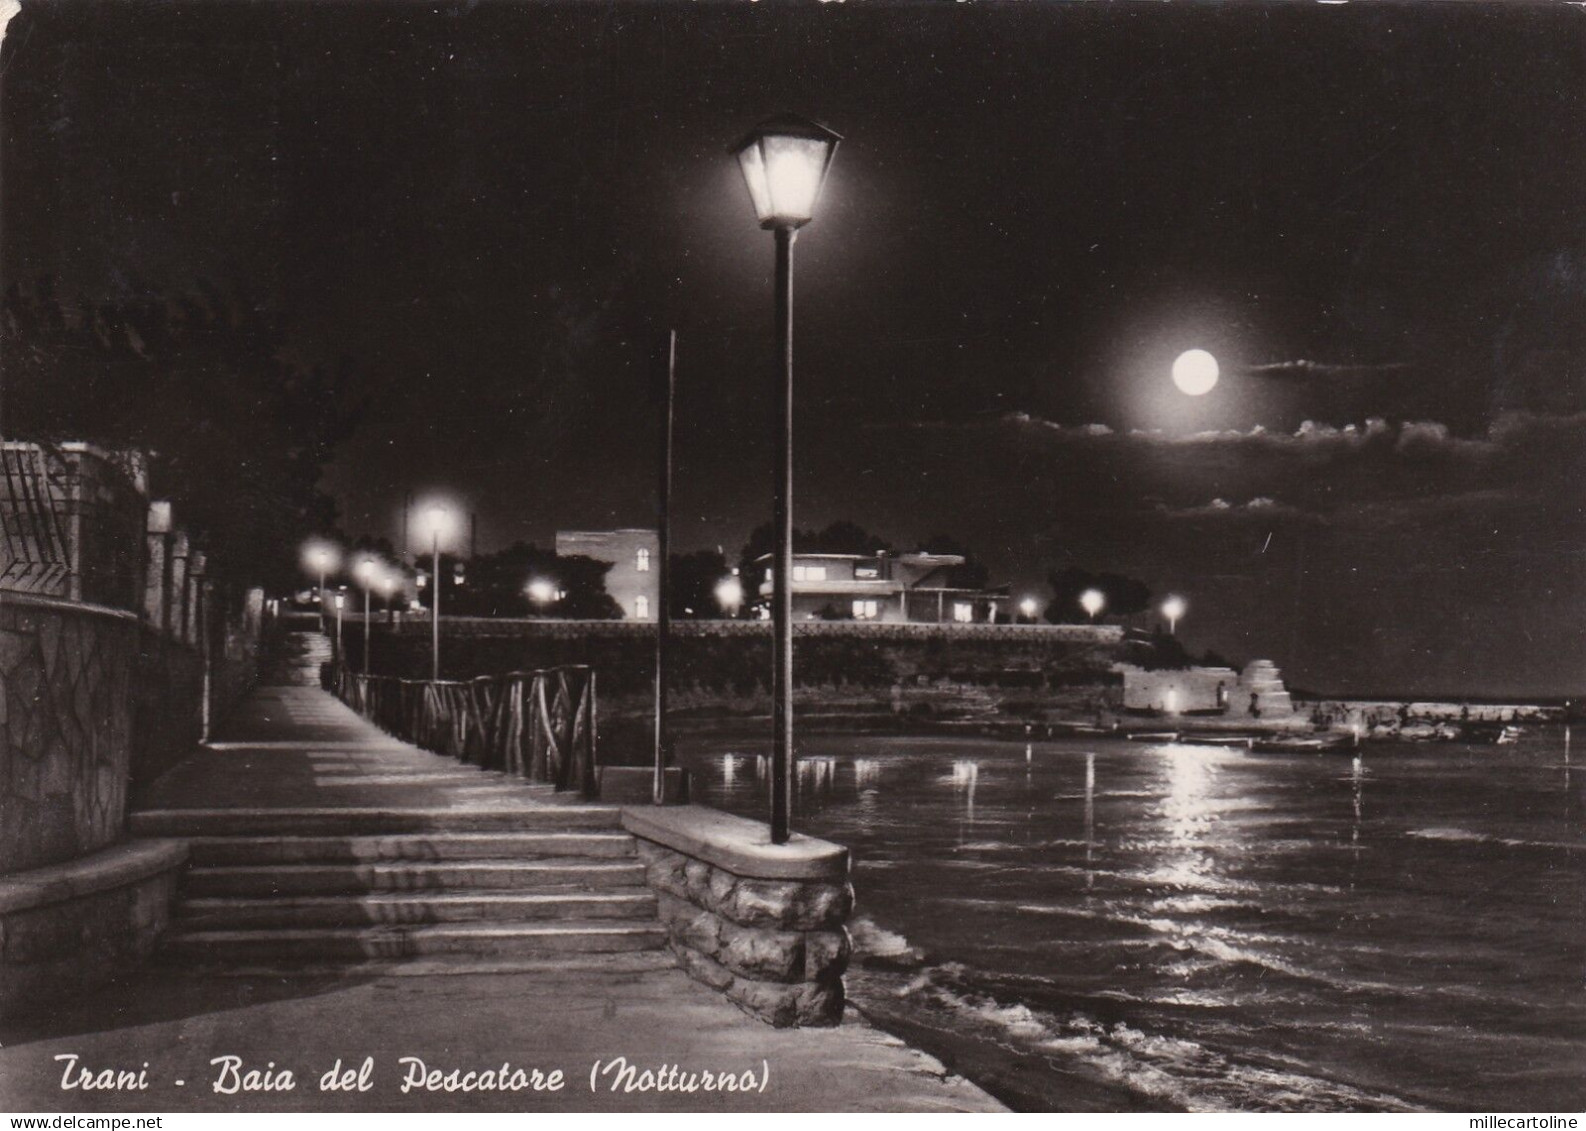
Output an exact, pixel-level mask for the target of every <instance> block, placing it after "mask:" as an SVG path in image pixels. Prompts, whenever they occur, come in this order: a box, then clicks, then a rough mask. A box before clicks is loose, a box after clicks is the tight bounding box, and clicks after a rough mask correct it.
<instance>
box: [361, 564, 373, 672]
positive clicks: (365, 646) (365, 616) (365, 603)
mask: <svg viewBox="0 0 1586 1131" xmlns="http://www.w3.org/2000/svg"><path fill="white" fill-rule="evenodd" d="M373 588H374V582H373V581H371V580H370V579H369V578H367V577H366V578H364V580H363V677H364V679H368V678H369V590H371V589H373Z"/></svg>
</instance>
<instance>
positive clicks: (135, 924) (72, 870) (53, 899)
mask: <svg viewBox="0 0 1586 1131" xmlns="http://www.w3.org/2000/svg"><path fill="white" fill-rule="evenodd" d="M186 861H187V849H186V846H185V845H184V844H183V843H182V842H181V841H149V840H144V841H129V842H127V843H125V844H121V845H117V846H116V847H114V848H108V849H105V850H104V851H103V852H97V853H93V854H92V855H90V856H87V857H85V858H83V859H81V860H74V861H72V862H71V863H70V864H60V865H54V866H52V867H48V868H38V869H34V870H32V871H29V872H23V873H19V874H15V875H10V876H0V1021H4V1020H11V1019H14V1018H16V1017H19V1016H22V1015H24V1013H25V1012H27V1011H30V1010H31V1009H33V1008H34V1007H37V1006H39V1005H42V1004H46V1003H48V1002H52V1001H55V1000H58V999H60V998H62V997H65V996H68V995H71V994H76V993H82V992H84V991H86V990H90V989H92V988H94V987H95V986H99V985H102V984H104V983H105V982H106V981H108V980H109V979H110V978H111V977H113V976H114V975H115V974H116V973H117V972H118V971H120V970H123V969H125V968H127V967H128V966H130V965H132V964H134V963H137V962H141V961H142V960H143V959H145V958H147V957H148V956H149V953H150V952H151V951H152V950H153V949H154V945H155V942H156V941H157V940H158V938H159V936H160V933H161V932H162V931H164V930H165V926H166V923H167V922H168V920H169V917H170V907H171V901H172V898H173V897H174V895H175V892H176V884H177V878H178V876H179V875H180V872H181V869H182V867H183V865H184V864H185V863H186Z"/></svg>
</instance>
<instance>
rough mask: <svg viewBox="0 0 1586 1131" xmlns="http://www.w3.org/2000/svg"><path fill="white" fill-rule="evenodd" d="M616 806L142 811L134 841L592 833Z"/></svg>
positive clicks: (612, 816)
mask: <svg viewBox="0 0 1586 1131" xmlns="http://www.w3.org/2000/svg"><path fill="white" fill-rule="evenodd" d="M621 823H622V811H621V810H620V809H618V808H617V807H616V806H615V805H581V804H577V803H568V804H561V803H558V802H555V801H546V802H544V803H542V804H533V805H517V806H512V807H510V808H506V807H503V808H483V807H480V808H469V809H352V808H345V809H341V808H329V807H326V808H313V809H309V808H302V809H243V808H236V809H146V810H144V811H143V812H140V813H133V814H132V815H131V818H130V820H129V824H130V828H131V832H132V835H134V836H162V837H171V836H175V837H200V836H357V835H382V834H384V835H390V834H395V833H429V832H457V833H464V832H529V831H539V830H546V829H561V830H575V829H576V830H586V831H587V830H597V829H615V828H618V827H620V826H621Z"/></svg>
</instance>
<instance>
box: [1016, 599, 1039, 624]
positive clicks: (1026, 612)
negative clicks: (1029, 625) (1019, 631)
mask: <svg viewBox="0 0 1586 1131" xmlns="http://www.w3.org/2000/svg"><path fill="white" fill-rule="evenodd" d="M1035 610H1036V604H1035V598H1034V597H1026V598H1025V599H1024V600H1022V601H1020V602H1019V614H1020V615H1021V616H1023V617H1024V619H1025V620H1034V619H1035Z"/></svg>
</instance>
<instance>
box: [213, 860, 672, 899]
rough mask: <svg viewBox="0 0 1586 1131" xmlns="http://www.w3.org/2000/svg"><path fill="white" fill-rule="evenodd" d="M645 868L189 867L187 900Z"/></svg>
mask: <svg viewBox="0 0 1586 1131" xmlns="http://www.w3.org/2000/svg"><path fill="white" fill-rule="evenodd" d="M643 885H644V868H643V867H642V866H641V865H640V864H639V863H638V861H636V860H635V861H623V860H556V861H547V860H448V861H440V862H435V863H422V864H421V863H396V864H264V865H256V866H236V865H230V866H227V867H224V868H190V869H188V872H187V878H186V880H185V881H184V883H183V885H182V891H183V894H184V895H188V896H227V895H230V896H298V895H326V894H335V893H360V892H393V891H407V892H412V891H425V892H430V891H445V890H448V889H455V888H470V889H476V890H477V889H495V890H501V889H510V890H524V889H529V890H538V891H545V890H551V889H557V890H559V889H566V888H577V889H583V890H589V889H592V888H611V887H613V886H620V887H643Z"/></svg>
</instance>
